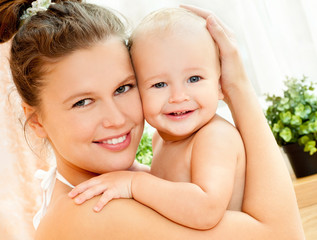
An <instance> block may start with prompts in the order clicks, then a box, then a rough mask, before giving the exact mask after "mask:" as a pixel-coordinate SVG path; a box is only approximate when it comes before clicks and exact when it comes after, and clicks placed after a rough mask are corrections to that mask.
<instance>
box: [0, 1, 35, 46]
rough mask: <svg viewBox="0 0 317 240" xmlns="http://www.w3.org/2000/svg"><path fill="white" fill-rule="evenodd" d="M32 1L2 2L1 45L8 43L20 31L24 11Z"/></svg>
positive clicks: (0, 3)
mask: <svg viewBox="0 0 317 240" xmlns="http://www.w3.org/2000/svg"><path fill="white" fill-rule="evenodd" d="M31 3H32V0H16V1H11V0H0V43H3V42H6V41H8V40H10V39H11V38H12V36H13V35H14V34H15V33H16V32H17V31H18V29H19V26H20V17H21V15H22V14H23V11H24V10H26V9H27V8H28V7H30V6H31Z"/></svg>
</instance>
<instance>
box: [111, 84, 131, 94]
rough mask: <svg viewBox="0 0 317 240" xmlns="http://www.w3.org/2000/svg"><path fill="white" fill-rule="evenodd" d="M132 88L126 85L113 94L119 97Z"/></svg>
mask: <svg viewBox="0 0 317 240" xmlns="http://www.w3.org/2000/svg"><path fill="white" fill-rule="evenodd" d="M132 87H133V86H132V84H126V85H123V86H120V87H118V88H117V89H116V91H115V93H114V94H115V95H119V94H121V93H125V92H127V91H129V90H130V89H131V88H132Z"/></svg>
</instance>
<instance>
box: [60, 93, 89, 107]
mask: <svg viewBox="0 0 317 240" xmlns="http://www.w3.org/2000/svg"><path fill="white" fill-rule="evenodd" d="M92 94H93V92H91V91H90V92H79V93H76V94H74V95H71V96H69V97H68V98H66V99H65V100H64V101H63V104H65V103H67V102H69V101H70V100H72V99H75V98H80V97H83V96H88V95H92Z"/></svg>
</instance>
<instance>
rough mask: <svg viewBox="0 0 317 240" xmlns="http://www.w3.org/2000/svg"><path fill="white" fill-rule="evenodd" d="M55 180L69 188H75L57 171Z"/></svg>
mask: <svg viewBox="0 0 317 240" xmlns="http://www.w3.org/2000/svg"><path fill="white" fill-rule="evenodd" d="M56 178H57V179H58V180H59V181H61V182H62V183H64V184H65V185H67V186H69V187H71V188H75V186H74V185H72V184H71V183H70V182H68V181H67V180H66V179H65V178H64V177H63V176H62V175H61V174H60V173H59V172H58V171H57V170H56Z"/></svg>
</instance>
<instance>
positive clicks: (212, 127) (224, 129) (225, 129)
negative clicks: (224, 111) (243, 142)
mask: <svg viewBox="0 0 317 240" xmlns="http://www.w3.org/2000/svg"><path fill="white" fill-rule="evenodd" d="M196 135H197V136H198V137H199V136H204V137H205V136H209V137H208V138H210V137H216V138H228V137H230V136H231V137H233V138H237V139H241V136H240V133H239V131H238V130H237V129H236V127H235V126H234V125H232V124H231V123H230V122H228V121H227V120H225V119H224V118H222V117H220V116H219V115H215V116H214V117H213V118H212V119H211V120H210V121H209V122H208V123H207V124H206V125H205V126H204V127H202V128H201V129H200V130H199V131H198V132H197V134H196Z"/></svg>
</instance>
